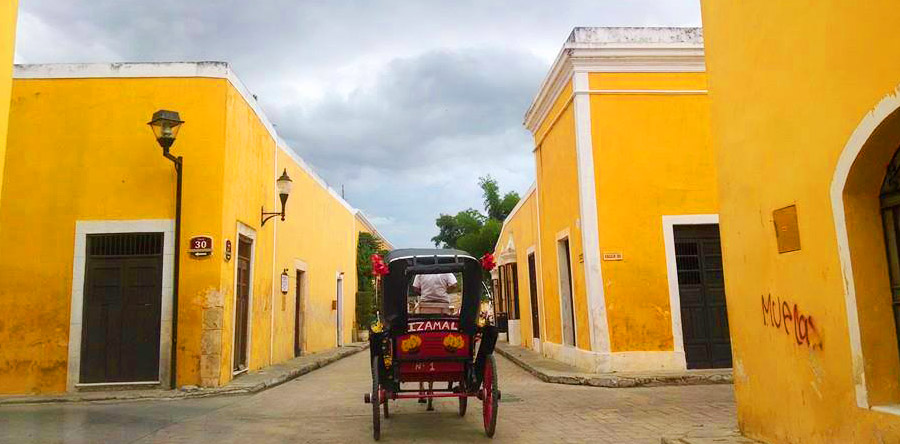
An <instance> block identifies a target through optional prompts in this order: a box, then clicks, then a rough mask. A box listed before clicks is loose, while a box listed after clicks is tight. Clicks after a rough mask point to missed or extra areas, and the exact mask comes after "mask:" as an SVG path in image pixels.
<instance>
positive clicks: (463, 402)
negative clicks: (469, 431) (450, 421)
mask: <svg viewBox="0 0 900 444" xmlns="http://www.w3.org/2000/svg"><path fill="white" fill-rule="evenodd" d="M468 404H469V398H467V397H465V396H460V397H459V416H466V406H467V405H468Z"/></svg>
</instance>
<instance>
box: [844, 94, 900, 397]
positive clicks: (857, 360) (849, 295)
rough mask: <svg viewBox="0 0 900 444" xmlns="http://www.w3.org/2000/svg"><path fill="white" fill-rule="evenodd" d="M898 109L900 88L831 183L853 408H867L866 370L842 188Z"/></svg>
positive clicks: (848, 149)
mask: <svg viewBox="0 0 900 444" xmlns="http://www.w3.org/2000/svg"><path fill="white" fill-rule="evenodd" d="M898 109H900V88H897V89H896V90H895V91H894V92H893V93H891V94H888V95H887V96H885V97H884V98H882V99H881V101H880V102H879V103H878V105H876V106H875V108H873V109H872V110H871V111H869V113H868V114H866V115H865V116H864V117H863V119H862V121H860V123H859V125H857V127H856V129H855V130H854V131H853V134H851V135H850V139H849V140H847V144H846V145H844V149H843V150H842V151H841V156H840V158H838V162H837V165H836V166H835V170H834V177H833V178H832V180H831V211H832V214H833V215H834V228H835V236H836V237H837V249H838V257H839V258H840V261H841V276H842V277H843V280H844V303H845V307H846V310H847V327H848V334H849V339H850V358H851V362H852V369H853V370H852V371H853V381H854V386H855V387H854V389H855V391H856V405H857V406H859V407H862V408H869V407H870V406H871V405H870V403H869V394H868V388H867V387H866V369H865V360H864V359H863V348H862V339H861V335H860V328H859V313H858V309H857V303H856V284H855V283H854V275H853V261H852V258H851V255H850V240H849V238H848V236H847V219H846V216H845V214H844V187H845V186H846V185H847V178H848V177H849V176H850V170H851V169H852V167H853V163H854V162H855V161H856V158H857V156H859V153H860V151H862V149H863V147H864V146H865V145H866V143H867V142H868V141H869V139H870V138H871V137H872V134H873V133H874V132H875V130H876V129H877V128H878V126H879V125H880V124H881V122H883V121H884V120H885V119H887V118H888V117H889V116H890V115H891V114H893V113H894V112H896V111H897V110H898Z"/></svg>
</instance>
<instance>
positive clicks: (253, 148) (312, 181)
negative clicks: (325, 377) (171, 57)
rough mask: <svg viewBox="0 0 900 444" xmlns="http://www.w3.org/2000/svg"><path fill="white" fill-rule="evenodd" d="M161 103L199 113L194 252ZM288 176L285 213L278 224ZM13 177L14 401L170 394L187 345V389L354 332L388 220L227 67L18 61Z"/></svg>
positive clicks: (6, 203)
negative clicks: (159, 120) (360, 273)
mask: <svg viewBox="0 0 900 444" xmlns="http://www.w3.org/2000/svg"><path fill="white" fill-rule="evenodd" d="M158 109H168V110H174V111H178V112H179V113H180V116H181V118H182V119H183V120H184V121H185V123H184V124H183V126H182V127H181V130H180V132H178V134H177V139H176V141H175V144H174V146H173V147H172V153H173V154H174V155H176V156H183V159H184V161H183V162H184V169H183V171H184V185H183V190H184V191H183V202H182V208H183V211H182V222H181V242H180V245H178V246H176V245H175V242H174V240H173V236H174V230H175V222H174V218H175V186H176V174H175V171H174V168H173V163H172V162H170V161H169V160H167V159H165V158H164V157H163V155H162V150H161V149H160V147H159V146H158V145H157V142H156V141H155V140H154V138H153V135H152V133H151V132H150V129H148V127H147V124H146V122H147V121H148V120H149V119H150V116H151V114H153V113H154V112H155V111H156V110H158ZM283 173H286V174H287V175H288V176H289V177H290V178H291V179H292V181H293V182H292V183H293V190H292V191H291V192H290V195H289V199H288V201H287V204H286V207H285V219H284V220H283V221H282V220H280V218H279V217H275V218H272V219H270V220H268V221H267V222H265V223H263V221H262V215H261V211H267V212H278V211H280V210H281V203H280V201H279V197H278V195H277V192H276V179H277V178H279V176H281V175H282V174H283ZM4 180H5V186H4V187H3V190H2V193H3V194H2V206H0V224H2V226H3V230H2V232H0V244H2V245H3V254H2V256H0V269H2V270H4V271H3V279H2V280H0V311H2V312H3V313H5V314H6V315H5V316H4V317H3V320H2V323H0V344H3V346H2V347H0V366H2V368H0V393H35V392H40V393H43V392H62V391H76V390H80V389H82V388H85V387H92V386H107V385H109V384H132V385H133V384H140V385H147V386H150V387H153V386H163V387H165V386H168V385H169V384H170V377H171V376H170V374H171V371H170V366H171V357H172V353H171V349H172V344H173V343H176V344H177V345H176V350H177V353H175V355H174V356H175V358H176V363H177V367H176V369H177V370H176V372H177V385H178V386H183V385H203V386H217V385H221V384H224V383H226V382H228V381H229V380H231V379H232V378H234V377H236V376H237V375H239V374H241V373H243V372H245V371H248V370H249V371H253V370H255V369H259V368H261V367H265V366H267V365H270V364H273V363H277V362H280V361H284V360H286V359H290V358H292V357H294V356H296V355H299V354H301V353H307V352H314V351H318V350H323V349H327V348H330V347H335V346H338V345H341V344H345V343H348V342H350V341H351V338H352V329H353V325H354V316H355V315H354V313H355V311H354V308H355V307H354V305H355V301H354V293H355V289H356V272H355V266H356V265H355V264H356V242H357V237H358V226H359V225H367V226H370V225H371V224H369V222H368V221H367V220H365V216H363V215H362V214H361V213H359V212H358V211H356V210H355V209H354V208H352V207H351V206H350V205H348V204H347V203H346V202H345V201H344V200H343V199H341V198H340V196H339V195H337V194H336V193H335V192H334V191H333V190H331V189H330V188H328V186H327V185H326V184H325V183H324V181H322V179H320V178H319V177H318V176H317V175H316V174H315V173H314V172H313V171H312V170H311V169H310V168H309V167H308V166H307V165H306V164H305V163H304V162H303V160H302V159H301V158H299V157H298V156H297V155H296V154H295V153H294V152H293V151H292V150H291V149H290V148H288V147H287V146H286V145H285V143H284V142H283V141H282V140H281V139H280V138H279V137H278V135H277V134H276V132H275V130H274V128H273V126H272V124H271V123H270V122H269V121H268V119H267V118H266V116H265V115H264V114H263V113H262V111H261V109H260V107H259V105H258V104H257V103H256V100H255V99H254V98H253V96H252V95H251V94H250V93H249V92H248V91H247V89H246V88H245V87H244V86H243V85H242V84H241V82H240V81H239V80H238V79H237V77H236V76H235V75H234V73H233V72H232V71H231V69H230V68H229V67H228V65H226V64H224V63H216V62H204V63H146V64H77V65H75V64H73V65H26V66H19V67H16V71H15V80H14V82H13V88H12V106H11V118H10V126H9V146H8V150H7V156H6V176H5V179H4ZM197 236H206V237H208V239H206V244H204V243H203V241H204V239H202V238H200V239H194V238H195V237H197ZM204 247H205V248H211V251H209V252H203V251H199V252H193V253H192V252H190V251H189V250H190V249H192V248H199V249H201V250H202V249H203V248H204ZM175 255H178V257H179V261H180V272H179V276H178V279H177V281H176V280H175V279H173V277H174V273H173V267H174V264H175V260H174V258H175ZM173 282H178V288H177V293H176V292H173V287H174V284H173ZM175 294H177V312H176V311H175V310H173V299H174V295H175ZM173 315H174V316H175V317H177V325H176V327H177V335H175V336H176V337H177V341H174V340H173V338H172V336H173V331H172V327H173V322H172V319H173Z"/></svg>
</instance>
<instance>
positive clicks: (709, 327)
mask: <svg viewBox="0 0 900 444" xmlns="http://www.w3.org/2000/svg"><path fill="white" fill-rule="evenodd" d="M525 126H526V127H527V128H528V129H529V130H530V131H531V132H532V133H533V135H534V141H535V142H534V156H535V165H536V170H537V171H536V173H537V174H536V176H537V181H536V184H535V187H534V189H533V191H529V193H528V194H527V196H526V199H525V201H524V203H523V204H522V205H521V206H520V208H518V209H517V211H514V212H513V213H512V214H511V215H510V216H509V218H508V219H507V220H506V222H505V223H504V228H503V232H502V234H501V236H500V240H499V242H498V244H497V248H496V255H497V257H498V258H499V261H498V263H499V264H501V266H502V268H501V269H500V272H499V274H498V278H499V280H498V283H499V289H500V295H499V299H500V300H501V301H502V300H514V301H517V302H513V303H508V304H506V308H503V307H502V304H501V309H505V310H507V311H509V312H510V314H509V316H510V319H513V321H511V322H510V335H511V337H510V341H511V342H513V343H518V342H521V343H523V344H524V345H525V346H526V347H529V348H534V349H537V350H539V351H540V352H541V353H543V354H544V355H545V356H548V357H551V358H554V359H557V360H561V361H564V362H568V363H570V364H574V365H576V366H578V367H580V368H582V369H585V370H587V371H592V372H610V371H644V370H679V369H685V368H713V367H726V368H727V367H730V366H731V351H730V341H729V335H728V321H727V316H726V309H725V292H724V287H723V282H722V263H721V256H720V246H719V230H718V215H717V213H718V204H717V199H718V194H717V188H716V169H715V159H714V156H713V151H712V148H711V146H710V129H709V98H708V97H707V86H706V73H705V65H704V55H703V39H702V33H701V30H700V29H699V28H576V29H575V30H573V31H572V34H571V35H570V36H569V39H568V40H567V41H566V43H565V44H564V45H563V48H562V50H561V51H560V54H559V56H558V57H557V59H556V61H555V62H554V64H553V66H552V67H551V69H550V72H549V74H548V75H547V78H546V79H545V80H544V82H543V84H542V85H541V88H540V91H539V92H538V95H537V97H536V98H535V100H534V102H533V104H532V106H531V108H530V109H529V110H528V113H527V114H526V116H525ZM510 280H511V281H512V285H510V284H509V281H510ZM516 283H517V285H516ZM535 291H536V292H537V293H538V295H539V297H535V296H534V295H533V294H532V293H533V292H535ZM516 319H518V320H516ZM516 330H518V333H519V334H518V335H516ZM517 336H518V337H517Z"/></svg>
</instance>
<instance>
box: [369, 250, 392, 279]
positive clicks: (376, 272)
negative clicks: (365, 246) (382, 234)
mask: <svg viewBox="0 0 900 444" xmlns="http://www.w3.org/2000/svg"><path fill="white" fill-rule="evenodd" d="M369 260H370V261H372V276H376V277H380V276H384V275H386V274H388V273H390V269H389V268H388V266H387V264H385V263H384V259H382V258H381V256H379V255H377V254H373V255H372V256H369Z"/></svg>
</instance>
